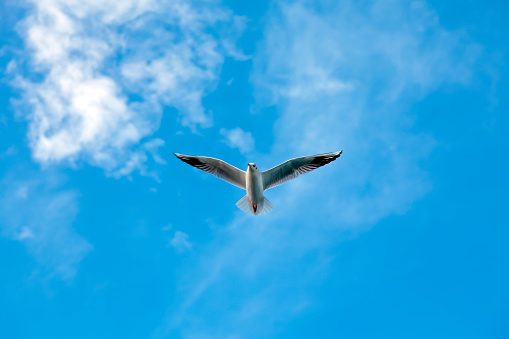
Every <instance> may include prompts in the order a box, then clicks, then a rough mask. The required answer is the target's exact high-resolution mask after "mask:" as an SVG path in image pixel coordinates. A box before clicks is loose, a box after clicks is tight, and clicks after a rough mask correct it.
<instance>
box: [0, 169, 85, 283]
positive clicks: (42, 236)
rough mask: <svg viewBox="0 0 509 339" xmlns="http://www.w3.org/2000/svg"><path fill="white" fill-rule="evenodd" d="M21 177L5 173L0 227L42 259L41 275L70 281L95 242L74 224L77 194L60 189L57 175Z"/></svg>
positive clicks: (0, 201) (4, 233) (39, 273)
mask: <svg viewBox="0 0 509 339" xmlns="http://www.w3.org/2000/svg"><path fill="white" fill-rule="evenodd" d="M38 177H39V178H38V179H33V180H20V179H18V178H16V176H14V175H8V176H7V177H5V178H4V179H3V180H2V182H1V184H0V187H1V188H2V197H1V198H0V217H1V219H2V223H1V224H0V231H1V233H2V235H3V236H5V237H7V238H9V239H12V240H16V241H21V242H23V243H24V244H25V245H26V247H27V249H28V252H29V253H31V254H32V255H33V256H34V259H35V260H36V261H37V262H38V263H39V269H38V270H37V271H36V272H34V273H35V274H36V275H38V276H39V277H40V278H41V279H47V278H51V277H54V276H55V277H58V278H61V279H63V280H66V281H70V280H71V279H72V278H73V277H74V276H75V274H76V272H77V266H78V264H79V263H80V261H81V260H82V259H83V258H84V256H85V255H86V253H88V252H89V251H91V250H92V246H91V245H90V244H89V243H88V242H87V241H86V240H85V239H84V238H83V237H81V236H80V235H78V234H77V233H76V232H75V231H74V230H73V228H72V223H73V221H74V218H75V216H76V214H77V211H78V202H77V198H78V195H77V194H76V192H73V191H61V190H58V189H57V188H58V187H56V186H58V185H56V183H57V182H58V181H59V180H58V178H46V179H47V180H46V179H45V180H43V179H41V178H40V177H41V176H38Z"/></svg>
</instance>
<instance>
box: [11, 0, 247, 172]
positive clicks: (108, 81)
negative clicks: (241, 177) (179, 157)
mask: <svg viewBox="0 0 509 339" xmlns="http://www.w3.org/2000/svg"><path fill="white" fill-rule="evenodd" d="M32 4H33V9H34V10H33V12H31V13H32V14H30V15H29V16H28V17H27V18H26V20H24V21H23V23H22V24H21V25H20V32H21V33H22V36H23V38H24V40H25V44H26V48H27V52H28V53H25V54H24V55H27V56H28V58H27V59H26V60H22V59H20V60H18V62H16V63H11V65H10V66H11V67H10V69H11V73H15V72H18V73H19V74H17V75H16V78H15V81H14V83H15V84H16V85H17V86H18V87H20V88H21V89H22V93H23V100H22V101H21V102H20V103H19V106H18V109H19V111H20V112H22V113H21V114H22V115H24V116H26V118H27V119H28V120H29V121H30V131H29V140H30V145H31V147H32V150H33V156H34V158H35V159H36V160H37V161H39V162H41V163H51V162H68V163H71V164H72V163H75V162H77V161H86V162H88V163H90V164H92V165H94V166H99V167H102V168H104V169H105V170H106V171H107V173H110V174H113V175H117V176H118V175H127V174H129V173H131V172H132V171H134V170H141V171H142V172H143V171H144V162H145V161H146V159H147V156H146V152H147V148H150V143H151V142H152V141H150V140H149V141H148V142H147V143H146V144H145V146H144V145H139V144H140V141H141V140H142V138H146V137H149V136H150V135H152V133H153V132H154V131H155V130H156V129H157V128H158V127H159V123H160V119H161V114H162V105H168V106H173V107H175V108H177V110H178V112H179V117H180V122H181V124H182V125H183V126H187V127H190V128H191V129H193V130H195V129H196V128H198V127H208V126H210V125H211V124H212V119H211V116H210V114H208V113H206V112H205V110H204V108H203V106H202V102H201V101H202V98H203V96H205V95H206V94H207V93H208V92H209V91H210V90H211V89H213V88H214V86H215V84H216V82H217V78H218V75H219V73H220V70H221V65H222V63H223V61H224V58H225V55H233V54H235V53H237V54H238V55H236V56H237V57H241V55H240V54H239V53H238V52H236V51H235V50H234V48H232V46H233V43H234V40H235V38H236V36H237V35H238V34H239V32H240V31H241V30H242V26H243V20H242V19H241V18H238V17H235V16H233V15H232V14H231V12H229V11H226V10H224V9H222V8H220V7H218V6H217V5H215V4H213V3H210V4H209V3H197V4H189V3H187V2H185V1H180V0H175V1H157V0H146V1H135V0H128V1H111V0H106V1H95V0H94V1H76V0H44V1H33V2H32ZM211 27H214V28H215V29H216V32H217V34H215V35H212V34H211V33H210V32H209V29H210V28H211ZM234 52H235V53H234ZM23 66H27V67H28V70H26V69H24V68H23ZM149 152H150V150H149ZM154 160H155V161H156V162H157V163H159V164H163V163H164V161H162V159H161V158H160V157H159V158H158V157H155V158H154Z"/></svg>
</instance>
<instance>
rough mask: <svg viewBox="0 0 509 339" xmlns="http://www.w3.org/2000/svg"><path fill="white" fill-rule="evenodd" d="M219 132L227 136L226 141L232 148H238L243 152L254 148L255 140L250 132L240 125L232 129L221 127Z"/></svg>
mask: <svg viewBox="0 0 509 339" xmlns="http://www.w3.org/2000/svg"><path fill="white" fill-rule="evenodd" d="M219 133H220V134H221V135H222V136H224V137H225V139H224V142H225V143H226V144H227V145H228V146H230V147H231V148H238V149H239V151H240V152H241V153H244V154H245V153H249V152H251V151H253V150H254V147H255V140H254V138H253V135H252V134H251V133H250V132H246V131H244V130H243V129H242V128H240V127H236V128H233V129H231V130H229V129H226V128H221V130H220V131H219Z"/></svg>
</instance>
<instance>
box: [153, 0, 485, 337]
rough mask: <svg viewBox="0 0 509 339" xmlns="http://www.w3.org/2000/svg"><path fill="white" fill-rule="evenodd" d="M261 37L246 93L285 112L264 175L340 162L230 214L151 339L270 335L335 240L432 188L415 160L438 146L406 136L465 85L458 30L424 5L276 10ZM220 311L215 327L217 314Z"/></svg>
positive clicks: (296, 306) (303, 298)
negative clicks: (252, 212) (416, 109)
mask: <svg viewBox="0 0 509 339" xmlns="http://www.w3.org/2000/svg"><path fill="white" fill-rule="evenodd" d="M322 5H323V7H322ZM315 6H316V7H315ZM324 8H326V10H324ZM263 36H264V40H263V41H262V42H261V44H260V45H259V49H258V50H257V52H256V53H255V55H254V70H253V73H252V82H253V84H254V86H255V91H256V92H257V100H258V102H259V104H260V105H275V106H276V108H277V110H278V112H279V114H280V115H279V116H278V118H277V120H276V123H275V126H274V137H275V143H274V145H273V149H272V152H271V154H269V155H267V156H264V157H262V158H261V159H260V160H257V163H258V164H259V166H260V167H262V168H263V166H262V164H264V165H265V166H264V167H266V168H269V167H271V166H273V165H275V164H277V163H278V162H281V161H284V160H287V159H288V158H289V157H292V156H299V155H306V154H316V153H323V152H328V151H334V150H339V149H344V151H345V152H344V154H343V156H342V157H341V158H340V159H338V160H337V161H336V162H335V163H333V164H331V165H327V166H326V167H324V168H321V169H319V170H317V171H316V172H313V173H311V174H307V175H306V176H305V177H304V178H300V179H297V180H296V181H293V182H291V183H288V184H285V185H284V186H281V187H280V188H276V189H274V190H271V191H268V192H267V193H266V195H267V196H268V198H269V200H271V201H272V202H273V204H274V206H275V210H274V211H273V212H271V213H270V214H268V215H266V216H262V217H260V218H256V219H255V218H249V217H246V216H244V215H241V214H239V216H238V217H237V218H235V220H234V221H233V222H232V224H231V225H230V227H228V228H227V229H226V230H223V231H220V232H218V233H217V235H216V236H217V237H216V239H215V241H214V244H213V245H211V246H210V247H209V248H207V249H206V250H204V252H203V253H202V257H201V263H200V264H199V265H196V266H195V268H194V269H192V270H191V271H190V272H188V274H187V275H186V276H185V277H184V278H183V279H182V281H181V284H182V286H183V288H182V289H183V293H182V295H183V301H182V306H181V308H180V309H178V310H176V311H175V312H169V315H168V318H167V319H166V320H167V321H166V323H165V324H164V325H163V326H162V327H161V328H160V329H159V332H157V333H171V332H172V331H173V330H175V329H176V328H179V329H180V330H181V331H183V330H187V331H188V332H185V333H187V334H188V336H193V335H201V334H203V333H207V334H208V335H209V337H218V338H220V337H227V336H229V335H231V336H235V335H236V336H239V337H246V336H249V335H250V333H253V332H252V331H253V330H254V329H256V331H258V330H259V329H264V330H265V331H267V332H266V333H262V334H261V336H264V335H265V336H270V334H273V332H272V331H273V330H274V327H273V326H275V324H276V323H279V324H281V323H282V322H284V321H286V320H287V319H289V318H291V317H292V316H294V315H295V314H298V313H299V312H302V311H303V310H305V309H306V307H308V306H309V305H310V304H312V303H313V302H314V300H313V298H314V296H313V293H312V291H313V290H314V287H316V286H319V285H320V284H321V283H322V281H323V279H324V278H325V277H326V276H327V273H328V272H329V270H330V269H331V267H330V263H331V262H333V260H334V256H333V254H331V253H334V251H333V250H332V249H334V248H336V247H337V246H338V243H340V242H341V241H343V240H344V239H345V238H346V237H348V236H351V234H352V233H354V234H355V232H359V231H360V230H363V229H367V228H369V227H372V226H373V225H375V224H376V223H377V222H378V221H379V220H381V219H383V218H385V217H387V216H389V215H392V214H403V213H405V212H406V211H407V210H408V209H409V208H410V207H411V205H412V203H413V202H414V201H416V200H417V199H419V198H421V197H422V196H423V195H424V194H426V193H427V192H428V191H429V190H430V187H431V183H430V182H429V180H428V179H427V176H426V173H425V172H424V171H423V170H422V169H421V168H420V167H419V163H420V162H421V161H423V160H424V159H425V158H426V156H427V155H428V154H429V152H430V151H431V150H432V148H433V145H434V141H433V137H432V136H428V135H424V134H419V133H417V134H416V133H413V132H412V122H413V120H414V118H415V117H414V116H413V115H412V114H411V113H408V112H409V111H410V108H411V105H412V104H413V103H415V102H416V101H418V100H420V99H421V98H423V97H424V96H426V95H427V94H429V93H431V92H432V91H434V90H437V89H440V88H441V87H442V86H446V85H447V84H463V85H465V84H468V82H469V79H470V77H471V68H472V66H473V64H474V62H475V60H476V57H477V55H478V54H479V52H480V48H479V46H477V45H476V44H474V43H472V42H471V40H470V39H469V38H468V36H465V35H464V34H463V33H462V32H454V31H449V30H447V29H445V28H443V27H442V26H441V25H440V23H439V20H438V18H437V16H436V14H435V13H434V12H433V10H431V9H429V8H428V7H427V5H426V3H425V2H423V1H420V2H419V1H414V2H411V3H409V2H405V1H378V2H376V3H365V2H363V3H360V2H340V3H335V2H329V1H326V2H324V3H311V2H304V1H296V2H284V3H280V4H278V5H275V6H274V7H273V12H272V13H270V15H269V16H268V20H267V26H266V29H265V31H264V35H263ZM317 37H319V38H317ZM317 214H319V215H320V220H322V221H321V222H320V223H318V222H317V218H316V217H315V216H316V215H317ZM242 288H245V290H242ZM223 295H228V299H225V298H223V297H222V296H223ZM225 300H229V304H228V305H224V302H225ZM219 307H220V308H221V309H222V310H224V312H223V316H222V319H221V324H222V325H221V326H218V324H217V322H216V321H215V320H214V317H213V314H214V312H215V311H216V310H217V308H219ZM197 312H199V314H200V316H199V317H194V316H193V314H195V313H197ZM197 318H199V319H197ZM184 324H185V325H184ZM258 333H259V332H257V334H258Z"/></svg>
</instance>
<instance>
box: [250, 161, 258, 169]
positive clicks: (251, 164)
mask: <svg viewBox="0 0 509 339" xmlns="http://www.w3.org/2000/svg"><path fill="white" fill-rule="evenodd" d="M247 170H248V171H249V170H251V171H258V167H256V164H255V163H252V162H250V163H249V164H247Z"/></svg>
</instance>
